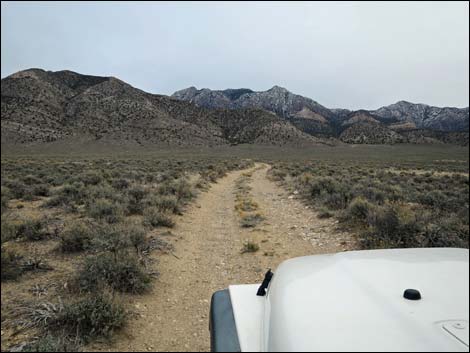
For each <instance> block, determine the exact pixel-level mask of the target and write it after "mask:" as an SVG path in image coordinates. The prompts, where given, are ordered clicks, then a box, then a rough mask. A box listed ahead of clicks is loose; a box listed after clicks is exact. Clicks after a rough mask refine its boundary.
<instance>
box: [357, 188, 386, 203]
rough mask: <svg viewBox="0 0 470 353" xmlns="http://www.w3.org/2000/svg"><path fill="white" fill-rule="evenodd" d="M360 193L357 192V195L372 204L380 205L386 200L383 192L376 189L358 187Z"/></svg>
mask: <svg viewBox="0 0 470 353" xmlns="http://www.w3.org/2000/svg"><path fill="white" fill-rule="evenodd" d="M359 189H360V190H361V191H358V192H357V195H361V196H363V197H365V198H366V199H367V200H369V201H371V202H374V203H376V204H379V205H382V204H383V203H384V202H385V200H386V198H387V197H386V195H385V193H384V192H383V191H381V190H379V189H377V188H376V187H365V188H364V187H363V186H360V187H359Z"/></svg>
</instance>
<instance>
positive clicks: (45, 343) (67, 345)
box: [22, 333, 80, 352]
mask: <svg viewBox="0 0 470 353" xmlns="http://www.w3.org/2000/svg"><path fill="white" fill-rule="evenodd" d="M79 349H80V345H79V344H78V343H77V340H76V339H74V340H72V339H70V338H69V337H67V336H66V335H60V334H59V335H52V334H50V333H48V334H46V336H42V337H39V338H38V339H37V340H36V341H34V342H32V343H30V344H28V345H27V346H26V347H24V348H23V349H22V352H78V351H79Z"/></svg>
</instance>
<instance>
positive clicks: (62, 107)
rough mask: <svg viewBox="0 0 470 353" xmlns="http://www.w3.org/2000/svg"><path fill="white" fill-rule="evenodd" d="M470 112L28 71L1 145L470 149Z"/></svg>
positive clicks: (11, 95) (14, 82) (12, 87)
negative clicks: (142, 85) (140, 85)
mask: <svg viewBox="0 0 470 353" xmlns="http://www.w3.org/2000/svg"><path fill="white" fill-rule="evenodd" d="M468 128H469V110H468V108H464V109H459V108H437V107H431V106H427V105H423V104H413V103H408V102H398V103H396V104H392V105H390V106H387V107H383V108H380V109H377V110H374V111H367V110H359V111H349V110H346V109H328V108H326V107H324V106H322V105H321V104H319V103H317V102H316V101H314V100H312V99H310V98H306V97H303V96H300V95H296V94H293V93H291V92H289V91H288V90H287V89H285V88H282V87H279V86H274V87H273V88H271V89H269V90H267V91H264V92H255V91H252V90H250V89H227V90H223V91H215V90H210V89H201V90H198V89H196V88H194V87H190V88H187V89H184V90H181V91H178V92H175V93H174V94H173V95H172V96H165V95H158V94H151V93H147V92H144V91H142V90H139V89H137V88H134V87H132V86H131V85H129V84H127V83H125V82H123V81H121V80H119V79H117V78H114V77H100V76H89V75H82V74H78V73H75V72H72V71H57V72H52V71H45V70H42V69H29V70H24V71H20V72H17V73H15V74H13V75H10V76H8V77H6V78H4V79H2V80H1V137H2V144H25V143H33V144H34V143H48V142H52V141H58V140H59V141H61V140H65V141H69V140H70V141H72V140H73V141H76V140H80V141H90V140H99V141H102V142H109V143H119V144H139V145H145V144H149V145H170V146H218V145H234V144H262V145H275V146H308V145H316V144H338V143H373V144H376V143H391V144H393V143H405V142H406V143H457V144H462V145H468Z"/></svg>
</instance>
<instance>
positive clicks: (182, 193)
mask: <svg viewBox="0 0 470 353" xmlns="http://www.w3.org/2000/svg"><path fill="white" fill-rule="evenodd" d="M157 194H159V195H174V196H176V198H177V199H178V201H183V202H186V201H189V200H190V199H191V198H193V197H194V193H193V191H192V188H191V184H189V182H188V181H187V180H186V179H176V180H172V181H166V182H164V183H162V184H160V185H159V186H158V187H157Z"/></svg>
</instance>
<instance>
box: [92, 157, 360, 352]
mask: <svg viewBox="0 0 470 353" xmlns="http://www.w3.org/2000/svg"><path fill="white" fill-rule="evenodd" d="M268 169H269V166H268V165H260V164H259V165H257V166H256V167H255V168H253V169H252V170H251V171H252V172H253V173H252V176H251V181H250V185H251V187H252V190H251V197H252V198H253V199H254V200H255V201H256V202H257V203H258V204H259V206H260V210H261V212H262V213H263V215H264V216H265V221H264V222H262V223H261V224H260V225H258V226H257V227H256V228H254V229H247V228H242V227H240V220H239V216H238V214H237V213H236V212H235V210H234V205H235V196H234V188H235V181H236V180H237V178H239V177H240V176H241V175H242V174H243V171H236V172H232V173H230V174H229V175H227V176H226V177H224V178H222V179H221V180H219V181H218V183H217V184H214V185H212V187H211V188H210V190H209V191H207V192H205V193H202V194H201V195H200V196H199V197H198V199H197V201H196V202H195V203H194V204H193V205H191V206H190V208H189V210H188V211H187V212H186V213H185V214H184V216H182V217H181V218H179V219H178V220H177V225H176V227H175V229H174V230H173V233H174V234H175V237H174V238H173V241H172V242H173V244H174V246H175V255H176V256H177V258H176V257H174V256H171V255H160V256H159V264H158V270H159V271H160V273H161V275H160V277H159V278H158V279H157V280H156V282H155V285H154V288H153V290H152V292H151V293H149V294H146V295H145V296H141V297H134V302H133V305H134V309H135V311H136V312H137V313H138V317H137V319H135V320H132V321H131V322H130V323H129V325H128V327H127V328H126V329H125V330H124V332H122V333H120V334H119V335H117V338H116V339H115V341H113V342H112V343H111V344H106V346H104V345H103V346H94V347H90V348H91V349H94V350H101V351H108V350H109V351H115V350H118V351H208V350H209V347H210V346H209V343H210V340H209V331H208V316H209V315H208V314H209V306H210V298H211V295H212V293H213V292H214V291H216V290H219V289H223V288H226V287H227V286H228V285H229V284H237V283H259V282H261V280H262V279H263V276H264V272H265V271H266V269H267V268H273V269H275V268H276V266H277V265H278V264H279V263H280V262H282V261H283V260H285V259H288V258H291V257H295V256H302V255H309V254H317V253H328V252H336V251H342V250H346V249H349V248H352V247H353V246H354V242H353V239H352V238H351V236H350V235H348V234H342V233H340V232H339V231H338V230H336V224H335V221H334V220H330V219H328V220H321V219H319V218H318V217H317V215H316V213H315V212H314V211H312V210H311V209H309V208H306V206H304V205H302V204H301V203H300V202H299V201H298V200H296V199H295V198H293V196H292V195H291V196H289V194H288V193H287V192H286V191H284V190H283V189H281V188H280V187H278V186H277V185H275V184H274V183H273V182H271V181H270V180H268V179H267V176H266V172H267V170H268ZM246 240H250V241H253V242H256V243H257V244H259V247H260V249H259V251H257V252H256V253H245V254H241V253H240V250H241V249H242V247H243V243H244V242H245V241H246Z"/></svg>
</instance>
